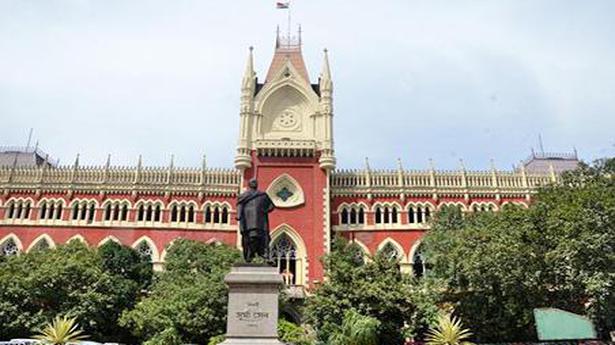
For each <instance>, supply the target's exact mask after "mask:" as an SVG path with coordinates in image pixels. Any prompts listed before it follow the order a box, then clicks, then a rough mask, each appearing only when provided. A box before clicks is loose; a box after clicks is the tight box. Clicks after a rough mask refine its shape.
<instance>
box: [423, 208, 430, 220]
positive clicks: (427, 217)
mask: <svg viewBox="0 0 615 345" xmlns="http://www.w3.org/2000/svg"><path fill="white" fill-rule="evenodd" d="M424 219H425V222H429V220H430V219H431V210H430V209H429V206H426V207H425V217H424Z"/></svg>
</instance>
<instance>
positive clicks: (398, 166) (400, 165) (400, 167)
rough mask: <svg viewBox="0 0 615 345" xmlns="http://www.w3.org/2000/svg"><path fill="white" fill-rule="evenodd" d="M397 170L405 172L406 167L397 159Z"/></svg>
mask: <svg viewBox="0 0 615 345" xmlns="http://www.w3.org/2000/svg"><path fill="white" fill-rule="evenodd" d="M397 168H398V169H399V171H403V170H404V166H403V165H402V164H401V158H397Z"/></svg>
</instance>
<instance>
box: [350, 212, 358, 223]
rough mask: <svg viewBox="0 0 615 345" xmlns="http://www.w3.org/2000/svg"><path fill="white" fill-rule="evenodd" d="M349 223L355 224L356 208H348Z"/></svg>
mask: <svg viewBox="0 0 615 345" xmlns="http://www.w3.org/2000/svg"><path fill="white" fill-rule="evenodd" d="M350 224H352V225H356V224H357V210H355V209H354V208H352V209H351V210H350Z"/></svg>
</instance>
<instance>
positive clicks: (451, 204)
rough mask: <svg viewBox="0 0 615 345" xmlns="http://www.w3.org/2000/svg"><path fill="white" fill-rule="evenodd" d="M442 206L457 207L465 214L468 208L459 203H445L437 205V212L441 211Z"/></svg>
mask: <svg viewBox="0 0 615 345" xmlns="http://www.w3.org/2000/svg"><path fill="white" fill-rule="evenodd" d="M444 206H457V207H459V209H460V210H461V212H466V211H467V210H468V208H467V207H466V205H465V204H464V203H462V202H461V201H445V202H442V203H440V204H439V205H438V210H440V209H442V207H444Z"/></svg>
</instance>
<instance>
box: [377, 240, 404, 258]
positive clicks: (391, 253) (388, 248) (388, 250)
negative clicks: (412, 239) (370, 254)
mask: <svg viewBox="0 0 615 345" xmlns="http://www.w3.org/2000/svg"><path fill="white" fill-rule="evenodd" d="M378 253H379V254H380V255H383V256H384V257H385V258H387V259H389V260H392V261H393V260H394V261H399V260H400V259H401V257H402V254H401V253H400V252H399V250H398V249H397V247H396V246H395V245H394V244H393V243H391V242H387V243H386V244H385V245H384V247H382V248H381V249H380V250H379V251H378Z"/></svg>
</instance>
